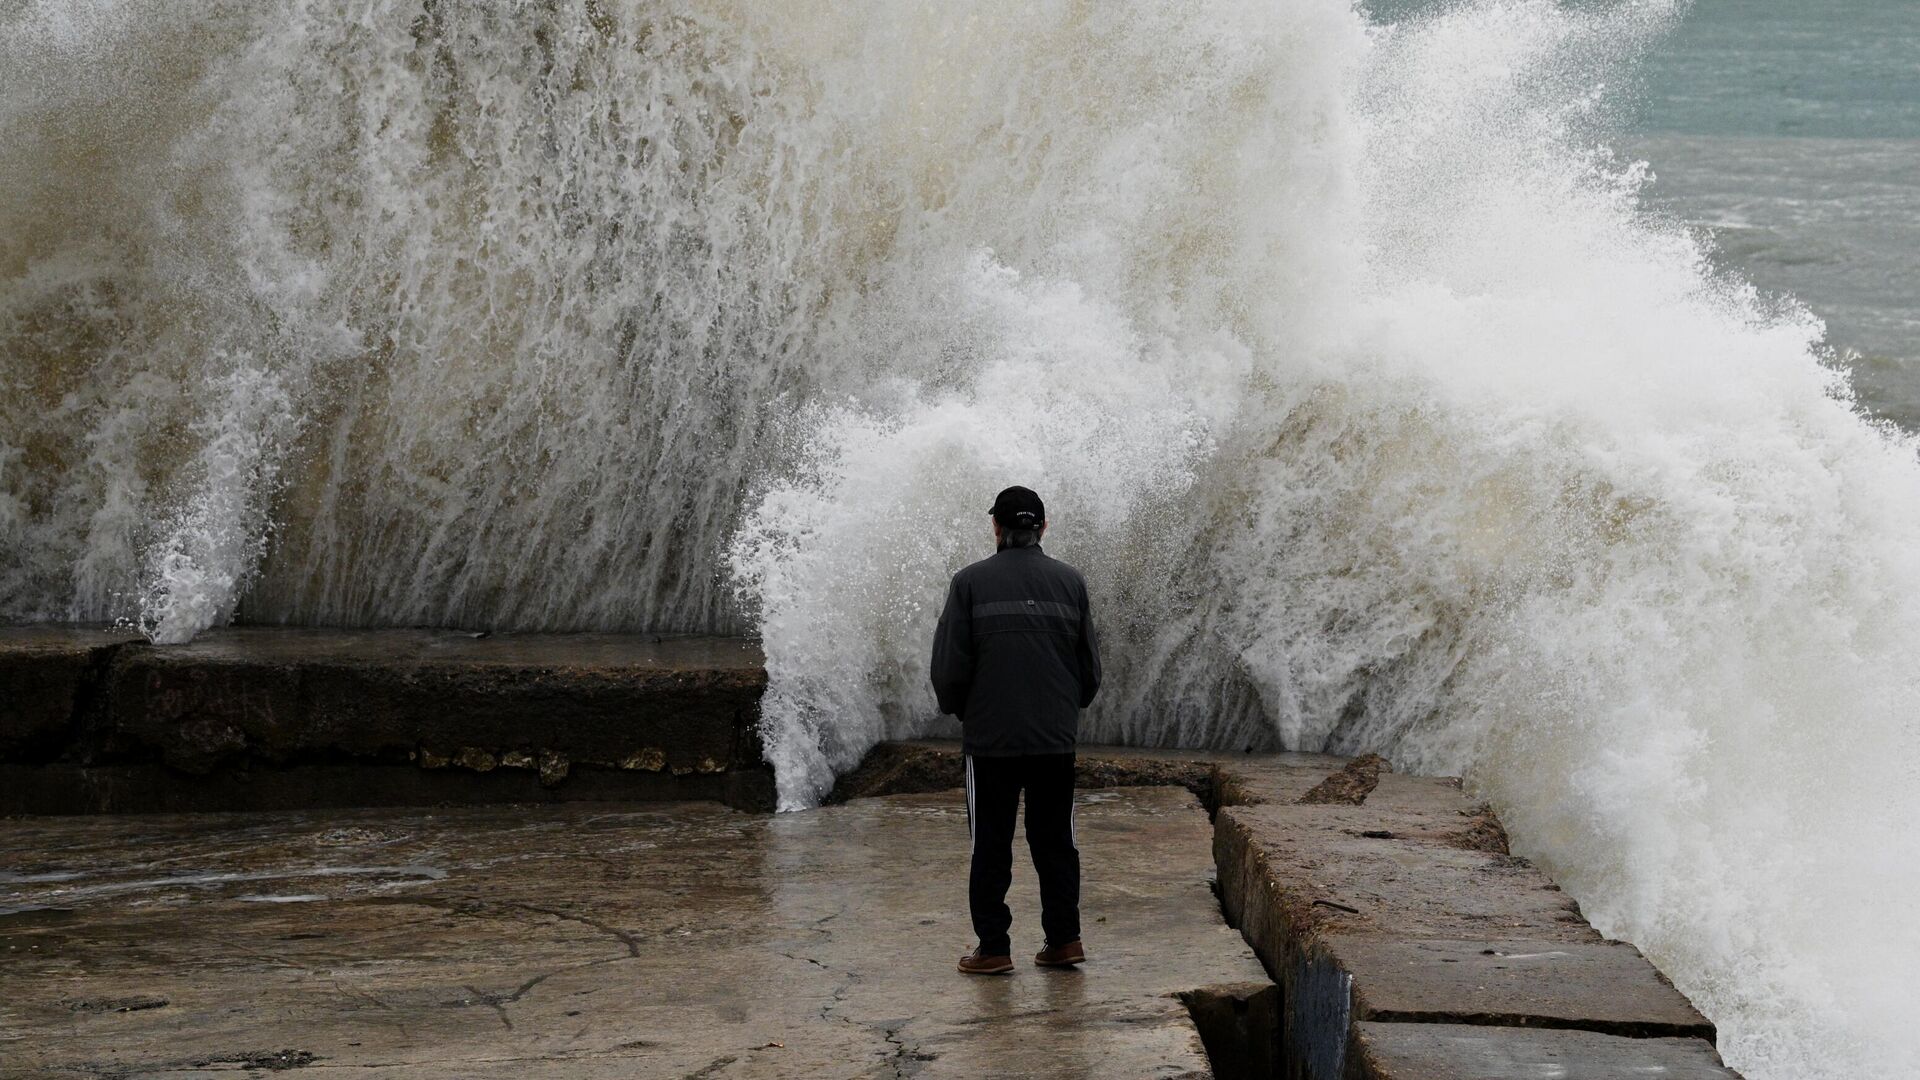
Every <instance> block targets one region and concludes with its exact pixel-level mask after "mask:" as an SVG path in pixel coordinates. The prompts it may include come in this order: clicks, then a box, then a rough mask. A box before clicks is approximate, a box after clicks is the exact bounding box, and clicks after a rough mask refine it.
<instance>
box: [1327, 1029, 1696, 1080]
mask: <svg viewBox="0 0 1920 1080" xmlns="http://www.w3.org/2000/svg"><path fill="white" fill-rule="evenodd" d="M1732 1075H1733V1073H1731V1072H1729V1071H1728V1070H1727V1067H1726V1066H1725V1065H1723V1064H1721V1061H1720V1055H1719V1054H1718V1053H1716V1052H1715V1051H1714V1049H1713V1046H1712V1045H1711V1044H1710V1043H1707V1042H1704V1041H1702V1040H1700V1039H1658V1038H1654V1039H1631V1038H1622V1037H1620V1036H1617V1035H1599V1034H1595V1033H1593V1032H1590V1031H1533V1030H1528V1029H1524V1028H1511V1027H1480V1026H1468V1025H1461V1024H1375V1023H1361V1024H1355V1025H1354V1031H1353V1038H1352V1041H1351V1042H1350V1043H1349V1044H1348V1050H1347V1063H1346V1072H1345V1073H1344V1075H1343V1076H1342V1080H1538V1078H1539V1077H1543V1076H1551V1077H1555V1078H1557V1080H1620V1078H1621V1077H1633V1076H1656V1077H1661V1078H1663V1080H1726V1078H1727V1077H1730V1076H1732Z"/></svg>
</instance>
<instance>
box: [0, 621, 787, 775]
mask: <svg viewBox="0 0 1920 1080" xmlns="http://www.w3.org/2000/svg"><path fill="white" fill-rule="evenodd" d="M0 679H4V681H5V685H6V687H7V689H8V691H9V692H8V693H7V694H5V695H4V704H0V765H4V766H8V767H9V768H7V769H6V772H7V773H8V774H9V779H11V780H13V783H11V784H9V785H8V786H7V791H8V794H7V795H6V796H4V797H0V812H8V813H47V812H53V813H58V812H77V811H139V810H148V809H162V808H165V809H221V808H231V809H241V808H270V807H277V806H289V807H290V806H319V805H353V804H358V805H369V804H372V805H378V804H404V803H409V802H443V801H454V802H471V801H480V800H482V799H486V798H491V797H496V796H503V797H508V798H524V797H533V798H546V799H559V798H568V797H583V798H606V797H612V798H624V799H634V798H640V799H645V798H687V797H701V796H705V797H720V798H725V799H727V801H729V802H731V803H733V804H735V805H739V806H745V807H754V808H760V807H768V808H770V805H771V794H772V785H771V777H770V775H769V774H768V772H767V769H766V766H765V764H764V763H763V762H762V760H761V756H762V755H761V751H760V744H759V741H758V735H757V730H756V725H757V722H758V718H759V700H760V695H761V692H762V691H763V689H764V688H765V685H766V672H765V669H764V661H763V657H762V655H761V653H760V650H759V649H758V647H756V646H755V645H754V644H753V643H751V642H747V641H742V640H736V639H722V638H702V637H675V636H665V637H662V636H647V635H605V634H542V635H503V636H497V637H478V636H475V635H472V634H466V633H460V632H456V631H435V630H333V629H327V630H321V629H296V628H268V627H244V628H234V629H228V630H220V631H214V632H210V633H208V634H205V635H203V636H202V637H201V638H199V639H197V640H195V641H194V642H193V643H192V644H189V645H180V646H165V647H156V646H150V645H146V644H144V643H142V642H141V641H139V640H138V639H136V638H130V637H129V636H127V635H124V634H115V633H113V632H109V631H101V630H93V629H85V628H74V627H55V626H24V627H22V626H15V627H5V628H0ZM348 764H351V765H354V766H358V767H364V768H366V769H368V770H369V771H368V773H367V774H366V775H363V776H356V777H353V778H352V779H351V780H350V781H349V782H347V783H344V784H338V783H333V782H332V781H338V780H340V779H341V776H340V775H339V774H338V772H337V768H338V767H339V766H342V765H348ZM330 769H332V770H336V771H333V772H330V771H329V770H330ZM35 770H38V776H37V778H36V777H34V776H30V775H28V774H29V773H32V772H34V771H35ZM497 770H504V771H505V772H506V773H507V774H508V776H511V778H510V779H509V778H508V776H488V774H493V773H495V772H496V771H497ZM595 771H598V772H601V773H610V774H613V775H611V776H608V775H602V776H599V777H596V778H595V779H593V780H587V781H581V780H579V779H578V778H579V777H580V776H582V775H584V774H587V773H591V772H595ZM183 777H192V778H200V779H198V780H193V781H189V782H184V783H183V782H181V781H182V778H183ZM701 777H708V778H711V779H707V780H702V779H699V778H701ZM669 778H670V779H669ZM535 785H538V786H537V788H536V786H535Z"/></svg>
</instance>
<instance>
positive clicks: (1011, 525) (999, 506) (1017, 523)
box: [987, 487, 1047, 529]
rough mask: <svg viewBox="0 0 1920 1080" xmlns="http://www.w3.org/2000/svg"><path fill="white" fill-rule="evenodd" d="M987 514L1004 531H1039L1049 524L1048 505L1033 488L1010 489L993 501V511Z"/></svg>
mask: <svg viewBox="0 0 1920 1080" xmlns="http://www.w3.org/2000/svg"><path fill="white" fill-rule="evenodd" d="M987 512H988V513H990V514H992V515H993V520H994V521H996V522H998V523H999V525H1000V527H1001V528H1003V529H1038V528H1039V527H1040V526H1042V525H1045V524H1046V523H1047V504H1046V503H1043V502H1041V501H1040V496H1038V495H1035V494H1034V493H1033V490H1032V489H1031V488H1023V487H1010V488H1008V489H1007V490H1005V491H1003V492H1001V493H1000V494H999V496H998V497H996V498H995V499H994V500H993V509H992V510H989V511H987Z"/></svg>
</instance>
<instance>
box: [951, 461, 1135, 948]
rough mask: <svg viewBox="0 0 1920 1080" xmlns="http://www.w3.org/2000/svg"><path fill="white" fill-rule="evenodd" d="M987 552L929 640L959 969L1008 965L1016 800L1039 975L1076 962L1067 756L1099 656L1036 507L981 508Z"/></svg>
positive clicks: (1003, 501)
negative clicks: (960, 789) (950, 738)
mask: <svg viewBox="0 0 1920 1080" xmlns="http://www.w3.org/2000/svg"><path fill="white" fill-rule="evenodd" d="M988 513H989V514H990V515H991V516H992V518H993V536H994V540H995V542H996V543H997V544H998V546H999V553H998V554H996V555H994V556H993V557H992V558H990V559H983V560H981V561H980V562H977V563H974V564H973V565H971V566H968V567H966V568H965V569H963V570H961V571H960V572H959V573H957V574H955V575H953V584H952V585H951V586H950V587H949V588H948V590H947V604H946V609H945V610H944V611H942V612H941V613H940V628H939V630H938V631H937V632H936V633H935V634H934V638H933V692H934V696H935V697H937V698H938V699H939V702H940V711H941V712H945V713H952V714H954V715H956V716H958V717H960V724H961V748H962V749H963V750H964V751H965V753H966V758H967V829H968V833H969V835H970V836H971V837H972V841H973V853H972V855H973V866H972V869H971V870H970V871H969V873H968V875H967V900H968V905H969V906H970V907H971V908H972V911H973V930H974V933H975V935H977V936H978V938H979V945H978V946H977V947H976V948H975V949H974V950H973V951H972V952H971V953H968V954H967V955H965V956H963V957H961V958H960V970H961V971H962V972H965V973H966V974H968V975H1005V974H1008V973H1010V972H1012V971H1013V957H1012V955H1011V954H1012V942H1011V940H1010V939H1009V938H1008V936H1007V931H1008V930H1009V929H1010V928H1011V927H1012V925H1013V913H1012V912H1011V911H1009V910H1008V909H1007V886H1009V885H1011V884H1012V883H1013V824H1014V817H1015V814H1016V813H1017V811H1018V808H1019V802H1020V793H1021V791H1023V790H1024V791H1025V792H1026V793H1027V848H1028V850H1029V851H1030V852H1031V853H1032V855H1033V868H1034V870H1035V871H1036V872H1037V873H1038V874H1039V876H1040V909H1041V914H1040V925H1041V928H1042V929H1043V930H1044V931H1045V932H1046V935H1047V940H1046V947H1045V948H1043V949H1041V950H1040V953H1039V955H1037V956H1035V957H1034V958H1033V961H1034V963H1036V964H1039V965H1041V966H1042V967H1071V966H1073V965H1074V964H1078V963H1081V962H1083V961H1084V960H1086V958H1087V955H1086V951H1085V949H1083V948H1082V947H1081V944H1080V851H1079V848H1078V847H1077V846H1076V844H1075V843H1074V833H1073V750H1074V743H1075V740H1076V739H1077V738H1078V735H1079V731H1078V728H1079V722H1080V710H1081V709H1084V708H1086V707H1087V706H1088V705H1090V704H1092V703H1093V695H1094V694H1095V693H1096V692H1098V691H1099V689H1100V650H1099V644H1098V642H1097V641H1096V639H1095V637H1094V633H1093V619H1092V613H1091V612H1090V610H1089V609H1088V606H1087V583H1086V580H1085V579H1083V578H1082V577H1081V576H1080V572H1079V571H1078V570H1075V569H1074V568H1073V567H1071V566H1068V565H1067V564H1066V563H1063V562H1060V561H1058V560H1056V559H1052V558H1049V557H1048V556H1047V553H1046V552H1044V551H1042V550H1040V537H1041V535H1042V534H1044V533H1045V532H1046V531H1047V508H1046V506H1045V505H1044V504H1042V503H1041V501H1040V496H1038V495H1035V494H1034V493H1033V492H1032V491H1029V490H1028V489H1026V488H1023V487H1010V488H1008V489H1007V490H1005V491H1002V492H1001V493H1000V496H999V498H996V499H995V500H994V501H993V509H992V510H990V511H989V512H988Z"/></svg>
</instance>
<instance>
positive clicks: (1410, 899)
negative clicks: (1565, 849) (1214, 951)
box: [1214, 766, 1735, 1080]
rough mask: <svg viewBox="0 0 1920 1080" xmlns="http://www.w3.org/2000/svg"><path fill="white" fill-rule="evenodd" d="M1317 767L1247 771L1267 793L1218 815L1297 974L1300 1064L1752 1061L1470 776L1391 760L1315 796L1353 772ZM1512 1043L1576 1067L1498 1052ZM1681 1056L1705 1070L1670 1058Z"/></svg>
mask: <svg viewBox="0 0 1920 1080" xmlns="http://www.w3.org/2000/svg"><path fill="white" fill-rule="evenodd" d="M1349 769H1351V766H1349ZM1343 771H1346V770H1343ZM1308 779H1309V778H1308V777H1306V776H1302V775H1299V771H1298V770H1295V771H1292V772H1291V774H1288V773H1287V772H1285V771H1276V770H1272V769H1269V772H1268V773H1267V775H1266V776H1265V777H1264V778H1262V777H1251V778H1249V777H1242V778H1240V779H1239V780H1238V781H1237V784H1238V785H1239V790H1241V791H1250V792H1261V791H1265V792H1266V793H1267V794H1268V796H1269V797H1268V798H1266V800H1265V801H1264V802H1262V803H1260V804H1259V805H1251V806H1223V807H1222V808H1221V810H1220V811H1219V813H1218V814H1217V816H1216V818H1215V822H1214V859H1215V863H1216V865H1217V867H1218V871H1219V881H1220V896H1221V904H1222V906H1223V908H1224V909H1225V911H1226V914H1227V919H1228V921H1229V922H1230V923H1232V924H1234V925H1236V926H1238V927H1239V928H1240V930H1241V933H1242V934H1244V935H1245V936H1246V938H1247V941H1248V942H1249V943H1250V944H1251V945H1253V947H1254V951H1255V952H1256V953H1257V954H1258V955H1259V956H1260V958H1261V960H1262V961H1263V962H1264V963H1265V964H1266V965H1267V968H1268V970H1269V971H1270V972H1272V973H1273V974H1274V976H1275V979H1276V981H1277V982H1279V983H1280V985H1281V993H1282V998H1283V1002H1284V1005H1283V1009H1282V1030H1281V1047H1282V1050H1281V1056H1282V1058H1283V1064H1284V1069H1283V1075H1285V1076H1287V1077H1290V1078H1306V1080H1357V1078H1372V1077H1379V1078H1387V1077H1406V1078H1409V1080H1410V1078H1414V1077H1419V1078H1423V1080H1424V1078H1437V1077H1456V1076H1457V1077H1498V1076H1507V1075H1513V1076H1521V1075H1526V1076H1538V1075H1555V1076H1568V1077H1572V1076H1619V1075H1642V1074H1645V1075H1676V1076H1688V1077H1693V1076H1702V1077H1705V1076H1712V1077H1716V1078H1720V1080H1725V1078H1727V1077H1732V1076H1733V1075H1735V1074H1733V1073H1732V1072H1730V1071H1728V1070H1727V1069H1726V1068H1725V1067H1724V1066H1722V1065H1720V1064H1719V1059H1718V1057H1717V1055H1715V1054H1714V1051H1713V1045H1712V1041H1711V1040H1712V1039H1713V1037H1714V1030H1713V1025H1712V1024H1711V1023H1709V1022H1708V1021H1707V1020H1706V1018H1705V1017H1703V1016H1701V1015H1700V1014H1699V1013H1698V1012H1697V1011H1696V1010H1695V1009H1694V1008H1693V1006H1692V1005H1691V1004H1689V1003H1688V1002H1687V1000H1686V999H1685V998H1684V997H1683V996H1682V995H1681V994H1680V993H1679V992H1678V991H1676V990H1675V989H1674V988H1673V986H1672V985H1671V984H1670V983H1669V982H1667V980H1666V978H1665V977H1664V976H1662V975H1661V974H1660V973H1659V971H1657V970H1656V969H1655V968H1654V967H1653V965H1652V964H1650V963H1648V962H1647V961H1646V959H1645V958H1644V957H1642V956H1641V955H1640V953H1639V951H1638V950H1636V949H1634V948H1633V947H1632V946H1631V945H1626V944H1622V943H1619V942H1611V941H1607V940H1606V939H1604V938H1602V937H1601V936H1600V935H1599V934H1598V933H1597V932H1596V931H1594V929H1593V928H1592V927H1591V926H1589V925H1588V924H1587V922H1586V920H1585V919H1584V918H1583V917H1582V916H1581V914H1580V910H1579V907H1578V905H1576V904H1575V903H1574V902H1573V901H1572V899H1570V898H1569V897H1567V896H1566V894H1564V893H1562V892H1561V891H1560V889H1559V888H1558V886H1556V885H1554V884H1553V882H1551V881H1550V880H1548V879H1547V877H1546V876H1545V875H1544V874H1542V873H1540V872H1539V871H1538V870H1536V869H1535V868H1533V866H1532V865H1531V864H1529V863H1527V862H1526V861H1525V860H1523V859H1516V858H1514V857H1512V856H1511V855H1509V854H1508V853H1507V851H1506V848H1505V834H1504V832H1502V831H1501V830H1500V829H1499V827H1498V822H1497V821H1494V820H1493V819H1492V817H1491V814H1490V813H1489V812H1488V811H1487V810H1486V809H1485V808H1484V807H1481V806H1478V805H1476V804H1474V803H1473V802H1472V800H1470V799H1468V798H1467V797H1466V796H1465V795H1464V794H1463V793H1462V792H1461V790H1460V787H1459V784H1458V783H1457V782H1456V781H1453V780H1451V779H1448V778H1429V777H1407V776H1395V775H1392V774H1383V775H1380V776H1379V777H1378V778H1377V781H1376V782H1375V783H1374V785H1373V786H1372V787H1371V788H1370V789H1369V790H1367V791H1366V792H1364V793H1363V794H1362V795H1361V796H1360V798H1361V801H1360V802H1358V803H1353V802H1320V801H1318V800H1317V799H1315V800H1313V801H1302V800H1306V799H1308V793H1309V792H1325V791H1326V790H1328V786H1327V785H1326V784H1325V782H1326V781H1327V780H1328V779H1334V780H1336V781H1338V780H1341V779H1343V778H1340V777H1338V775H1337V774H1333V773H1326V774H1324V775H1323V777H1322V780H1321V782H1319V783H1314V784H1311V785H1308V784H1307V783H1306V782H1307V781H1308ZM1346 779H1350V777H1349V778H1346ZM1349 786H1350V785H1345V784H1343V783H1339V782H1336V783H1334V784H1332V785H1331V787H1332V788H1333V789H1334V790H1343V789H1345V788H1347V787H1349ZM1289 796H1291V798H1289ZM1455 1028H1463V1029H1466V1031H1467V1034H1465V1035H1461V1034H1454V1035H1447V1034H1445V1032H1446V1031H1448V1030H1452V1029H1455ZM1543 1028H1544V1029H1562V1030H1564V1031H1566V1032H1568V1034H1566V1035H1564V1036H1563V1035H1559V1034H1555V1035H1547V1034H1544V1033H1539V1032H1536V1031H1535V1030H1534V1029H1543ZM1402 1029H1405V1030H1402ZM1475 1029H1479V1030H1480V1031H1482V1032H1484V1034H1474V1033H1473V1032H1474V1030H1475ZM1522 1032H1524V1033H1525V1034H1524V1035H1523V1034H1520V1033H1522ZM1574 1033H1586V1034H1580V1035H1576V1034H1574ZM1673 1037H1681V1038H1678V1039H1675V1038H1673ZM1555 1055H1557V1057H1555ZM1505 1060H1511V1061H1514V1062H1522V1063H1524V1062H1526V1061H1529V1060H1534V1061H1554V1062H1557V1064H1556V1068H1564V1069H1566V1070H1567V1071H1564V1072H1561V1071H1553V1070H1548V1071H1546V1072H1540V1071H1535V1072H1526V1071H1524V1069H1522V1070H1521V1071H1515V1072H1510V1073H1502V1072H1497V1071H1487V1067H1486V1062H1488V1061H1505ZM1674 1061H1681V1062H1684V1063H1686V1064H1687V1067H1688V1068H1689V1069H1691V1070H1692V1071H1688V1072H1674V1073H1666V1072H1661V1071H1660V1070H1661V1069H1664V1068H1668V1067H1670V1065H1671V1063H1672V1062H1674ZM1516 1068H1519V1066H1516ZM1702 1070H1706V1071H1702Z"/></svg>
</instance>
